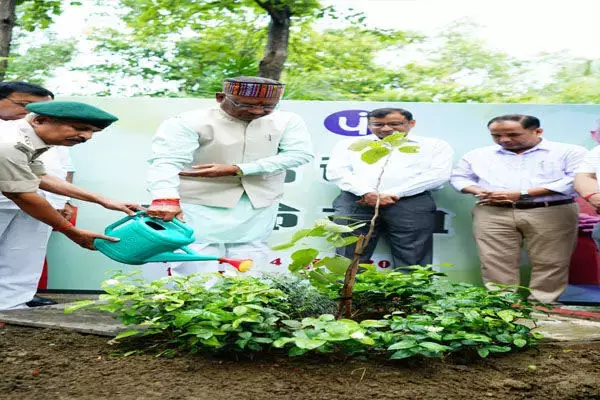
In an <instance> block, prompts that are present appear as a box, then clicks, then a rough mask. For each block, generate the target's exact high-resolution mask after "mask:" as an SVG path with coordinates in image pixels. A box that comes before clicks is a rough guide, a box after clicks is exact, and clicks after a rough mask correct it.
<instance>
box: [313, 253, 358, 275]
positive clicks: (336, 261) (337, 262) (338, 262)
mask: <svg viewBox="0 0 600 400" xmlns="http://www.w3.org/2000/svg"><path fill="white" fill-rule="evenodd" d="M350 263H351V260H350V259H349V258H346V257H343V256H338V255H336V256H334V257H324V258H322V259H321V260H319V262H317V263H315V267H321V266H324V267H325V268H327V269H328V270H330V271H331V272H333V273H334V274H340V275H343V274H345V273H346V270H347V269H348V267H349V266H350Z"/></svg>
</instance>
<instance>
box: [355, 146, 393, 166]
mask: <svg viewBox="0 0 600 400" xmlns="http://www.w3.org/2000/svg"><path fill="white" fill-rule="evenodd" d="M388 154H390V149H388V148H387V147H376V148H374V149H369V150H367V151H365V152H364V153H362V155H361V156H360V159H361V160H363V161H364V162H366V163H367V164H375V163H376V162H377V161H379V160H381V159H382V158H383V157H385V156H387V155H388Z"/></svg>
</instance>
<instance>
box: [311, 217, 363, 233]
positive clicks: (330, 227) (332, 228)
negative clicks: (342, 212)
mask: <svg viewBox="0 0 600 400" xmlns="http://www.w3.org/2000/svg"><path fill="white" fill-rule="evenodd" d="M315 226H317V227H320V228H323V229H324V230H325V231H326V232H335V233H350V232H352V231H353V230H354V229H352V228H351V227H349V226H348V225H340V224H336V223H335V222H333V221H332V220H330V219H329V218H321V219H318V220H316V221H315Z"/></svg>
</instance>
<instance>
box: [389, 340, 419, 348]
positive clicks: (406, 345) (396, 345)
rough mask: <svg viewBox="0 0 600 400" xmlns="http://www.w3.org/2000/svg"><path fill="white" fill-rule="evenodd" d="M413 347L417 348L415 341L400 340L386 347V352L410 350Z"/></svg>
mask: <svg viewBox="0 0 600 400" xmlns="http://www.w3.org/2000/svg"><path fill="white" fill-rule="evenodd" d="M415 346H417V341H416V340H402V341H400V342H398V343H394V344H393V345H391V346H390V347H388V350H400V349H410V348H412V347H415Z"/></svg>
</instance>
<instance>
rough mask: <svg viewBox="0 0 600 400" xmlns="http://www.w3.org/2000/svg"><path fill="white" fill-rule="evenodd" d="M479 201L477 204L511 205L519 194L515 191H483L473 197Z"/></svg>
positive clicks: (517, 198)
mask: <svg viewBox="0 0 600 400" xmlns="http://www.w3.org/2000/svg"><path fill="white" fill-rule="evenodd" d="M475 197H477V198H478V199H479V201H478V202H477V204H482V205H486V204H487V205H494V204H513V203H514V202H516V201H517V200H519V198H520V197H521V192H517V191H516V190H496V191H488V190H484V191H481V192H479V193H477V194H476V195H475Z"/></svg>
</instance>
